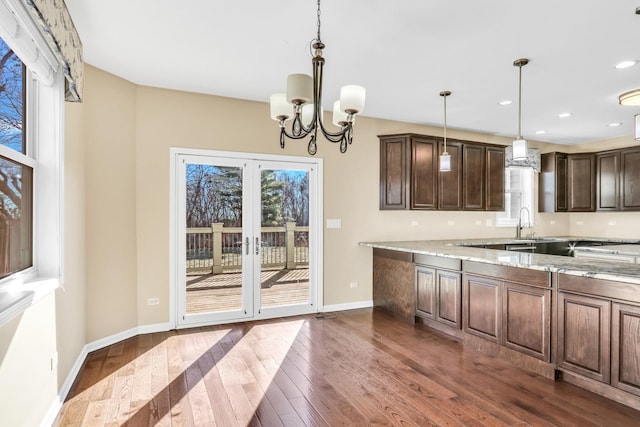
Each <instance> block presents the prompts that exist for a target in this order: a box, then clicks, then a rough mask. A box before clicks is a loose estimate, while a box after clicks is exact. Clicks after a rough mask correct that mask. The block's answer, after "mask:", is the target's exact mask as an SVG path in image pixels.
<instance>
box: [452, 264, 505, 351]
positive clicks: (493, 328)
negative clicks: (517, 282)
mask: <svg viewBox="0 0 640 427" xmlns="http://www.w3.org/2000/svg"><path fill="white" fill-rule="evenodd" d="M464 277H465V278H464V290H463V302H462V310H463V316H462V323H463V328H464V331H465V332H468V333H470V334H474V335H477V336H480V337H482V338H486V339H488V340H491V341H494V342H495V343H500V341H501V337H502V299H501V297H502V284H501V282H500V281H497V280H492V279H488V278H485V277H477V276H472V275H465V276H464Z"/></svg>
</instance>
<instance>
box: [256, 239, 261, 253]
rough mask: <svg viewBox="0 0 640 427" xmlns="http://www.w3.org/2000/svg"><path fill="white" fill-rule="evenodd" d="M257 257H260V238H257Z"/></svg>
mask: <svg viewBox="0 0 640 427" xmlns="http://www.w3.org/2000/svg"><path fill="white" fill-rule="evenodd" d="M256 255H260V238H259V237H256Z"/></svg>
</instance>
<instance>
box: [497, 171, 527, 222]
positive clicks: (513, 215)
mask: <svg viewBox="0 0 640 427" xmlns="http://www.w3.org/2000/svg"><path fill="white" fill-rule="evenodd" d="M514 169H517V170H519V171H520V174H521V175H520V177H521V180H520V186H519V188H520V193H522V197H521V200H522V203H521V205H520V209H518V211H517V212H511V211H510V210H508V209H507V198H508V197H507V196H508V195H509V193H510V192H511V193H513V191H510V190H512V189H513V188H512V187H511V186H510V185H509V184H508V183H509V181H510V178H509V176H508V174H509V173H510V172H511V171H512V170H514ZM525 172H526V175H527V176H525V177H523V175H525ZM534 174H535V172H534V170H533V169H532V168H531V167H520V166H508V167H506V168H505V186H504V192H505V203H504V205H505V210H504V211H501V212H496V227H516V226H517V225H518V220H519V218H520V210H521V208H522V207H526V208H527V209H528V211H529V218H528V219H527V221H528V222H525V223H524V224H526V225H528V226H529V227H533V225H534V224H535V219H534V215H535V212H534V211H535V209H534V202H535V200H534V193H535V175H534ZM522 178H524V179H522ZM525 186H526V187H525Z"/></svg>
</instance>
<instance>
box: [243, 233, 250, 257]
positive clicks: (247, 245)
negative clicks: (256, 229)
mask: <svg viewBox="0 0 640 427" xmlns="http://www.w3.org/2000/svg"><path fill="white" fill-rule="evenodd" d="M244 245H245V247H246V248H247V255H249V238H248V237H247V238H246V239H245V241H244Z"/></svg>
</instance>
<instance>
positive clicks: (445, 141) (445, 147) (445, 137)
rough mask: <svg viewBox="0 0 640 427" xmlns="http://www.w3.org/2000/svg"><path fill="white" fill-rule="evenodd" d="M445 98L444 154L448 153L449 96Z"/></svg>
mask: <svg viewBox="0 0 640 427" xmlns="http://www.w3.org/2000/svg"><path fill="white" fill-rule="evenodd" d="M443 98H444V152H445V153H446V152H447V95H444V96H443Z"/></svg>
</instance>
